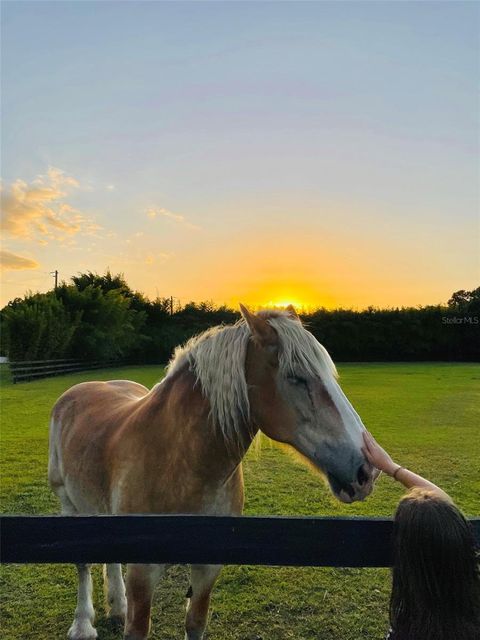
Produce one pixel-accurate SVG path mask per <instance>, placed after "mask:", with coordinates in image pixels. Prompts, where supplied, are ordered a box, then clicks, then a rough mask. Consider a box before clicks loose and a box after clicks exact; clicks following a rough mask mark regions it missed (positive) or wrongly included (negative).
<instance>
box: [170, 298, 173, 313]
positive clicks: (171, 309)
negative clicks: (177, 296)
mask: <svg viewBox="0 0 480 640" xmlns="http://www.w3.org/2000/svg"><path fill="white" fill-rule="evenodd" d="M170 315H171V316H173V296H170Z"/></svg>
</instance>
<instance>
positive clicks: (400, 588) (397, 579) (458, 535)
mask: <svg viewBox="0 0 480 640" xmlns="http://www.w3.org/2000/svg"><path fill="white" fill-rule="evenodd" d="M390 624H391V627H392V629H393V639H394V640H480V573H479V566H478V557H477V555H476V552H475V540H474V536H473V531H472V527H471V525H470V523H469V522H468V521H467V520H466V519H465V518H464V516H463V515H462V514H461V513H460V511H459V510H458V509H457V507H455V505H454V504H453V503H451V502H449V501H447V500H446V499H444V498H442V497H441V496H439V495H438V494H435V493H433V492H430V491H425V490H420V489H414V490H413V491H411V492H410V493H409V494H407V495H406V496H405V498H403V500H402V501H401V502H400V504H399V506H398V508H397V511H396V514H395V521H394V567H393V584H392V595H391V598H390Z"/></svg>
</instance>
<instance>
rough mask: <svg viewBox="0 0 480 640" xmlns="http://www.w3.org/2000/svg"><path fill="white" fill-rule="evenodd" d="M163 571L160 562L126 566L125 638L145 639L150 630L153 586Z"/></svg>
mask: <svg viewBox="0 0 480 640" xmlns="http://www.w3.org/2000/svg"><path fill="white" fill-rule="evenodd" d="M164 573H165V566H164V565H162V564H129V565H128V566H127V619H126V621H125V636H124V639H125V640H145V639H146V638H147V636H148V632H149V631H150V610H151V608H152V598H153V592H154V590H155V587H156V585H157V583H158V581H159V580H160V578H161V577H162V576H163V574H164Z"/></svg>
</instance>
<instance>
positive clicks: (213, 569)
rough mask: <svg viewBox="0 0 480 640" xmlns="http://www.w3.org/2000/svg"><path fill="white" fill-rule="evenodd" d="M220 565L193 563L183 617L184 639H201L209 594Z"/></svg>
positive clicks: (205, 621)
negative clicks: (188, 597)
mask: <svg viewBox="0 0 480 640" xmlns="http://www.w3.org/2000/svg"><path fill="white" fill-rule="evenodd" d="M221 570H222V567H221V566H220V565H216V564H206V565H193V566H192V571H191V578H190V580H191V582H190V584H191V588H190V593H189V596H190V600H189V601H188V604H187V616H186V618H185V640H202V638H203V632H204V631H205V627H206V626H207V616H208V607H209V605H210V594H211V592H212V589H213V585H214V584H215V581H216V579H217V578H218V575H219V573H220V571H221Z"/></svg>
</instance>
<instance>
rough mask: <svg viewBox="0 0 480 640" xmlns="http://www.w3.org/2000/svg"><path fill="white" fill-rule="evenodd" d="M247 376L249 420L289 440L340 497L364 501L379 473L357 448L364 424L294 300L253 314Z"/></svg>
mask: <svg viewBox="0 0 480 640" xmlns="http://www.w3.org/2000/svg"><path fill="white" fill-rule="evenodd" d="M241 310H242V315H243V317H244V319H245V321H246V322H247V324H248V326H249V327H250V331H251V335H252V339H251V340H250V343H249V346H248V349H247V359H246V379H247V384H248V388H249V399H250V414H251V419H252V421H253V422H254V424H255V425H256V426H258V427H259V428H260V429H261V430H262V431H263V432H264V433H265V434H266V435H267V436H269V437H270V438H272V439H273V440H277V441H278V442H284V443H286V444H289V445H291V446H292V447H294V448H295V449H296V450H297V451H298V452H299V453H301V454H302V455H303V456H305V457H306V458H307V459H308V460H309V461H310V462H311V463H313V465H314V466H315V467H317V468H318V469H320V470H321V471H322V472H323V473H324V474H325V475H326V477H327V478H328V482H329V484H330V487H331V489H332V491H333V493H334V494H335V496H336V497H337V498H338V499H339V500H341V501H342V502H353V501H355V500H363V499H364V498H366V497H367V496H368V495H369V494H370V493H371V491H372V489H373V483H374V481H375V478H376V476H377V472H376V471H375V470H374V469H373V468H372V466H371V465H370V464H369V463H368V462H367V461H366V459H365V457H364V455H363V453H362V449H361V447H362V444H363V440H362V432H363V431H364V429H365V427H364V426H363V424H362V421H361V419H360V416H359V415H358V414H357V413H356V411H355V410H354V408H353V407H352V405H351V404H350V402H349V401H348V399H347V398H346V396H345V394H344V393H343V391H342V389H341V388H340V385H339V384H338V382H337V379H336V370H335V365H334V364H333V362H332V360H331V358H330V356H329V355H328V353H327V351H326V350H325V348H324V347H322V345H321V344H320V343H319V342H318V341H317V340H316V339H315V338H314V336H313V335H312V334H311V333H310V332H309V331H307V330H306V329H305V328H304V327H303V325H302V323H301V321H300V319H299V317H298V316H297V314H296V312H295V310H294V309H293V307H289V308H288V309H287V310H286V311H283V312H275V311H264V312H259V313H258V314H252V313H251V312H250V311H248V310H247V309H246V308H245V307H243V306H242V305H241Z"/></svg>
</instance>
